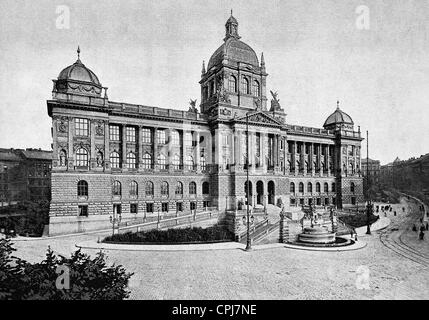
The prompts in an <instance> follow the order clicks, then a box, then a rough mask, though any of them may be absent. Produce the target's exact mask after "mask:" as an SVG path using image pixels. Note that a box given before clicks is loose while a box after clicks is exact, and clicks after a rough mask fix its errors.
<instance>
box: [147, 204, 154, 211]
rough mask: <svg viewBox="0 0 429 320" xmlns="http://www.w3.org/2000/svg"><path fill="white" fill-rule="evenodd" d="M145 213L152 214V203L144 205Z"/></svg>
mask: <svg viewBox="0 0 429 320" xmlns="http://www.w3.org/2000/svg"><path fill="white" fill-rule="evenodd" d="M146 212H153V203H146Z"/></svg>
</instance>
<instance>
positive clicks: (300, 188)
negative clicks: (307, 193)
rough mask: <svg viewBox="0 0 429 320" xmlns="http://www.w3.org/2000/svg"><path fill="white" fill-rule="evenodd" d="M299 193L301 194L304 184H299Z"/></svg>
mask: <svg viewBox="0 0 429 320" xmlns="http://www.w3.org/2000/svg"><path fill="white" fill-rule="evenodd" d="M299 192H301V193H303V192H304V183H302V182H300V183H299Z"/></svg>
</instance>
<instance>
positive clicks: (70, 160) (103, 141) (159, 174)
mask: <svg viewBox="0 0 429 320" xmlns="http://www.w3.org/2000/svg"><path fill="white" fill-rule="evenodd" d="M225 27H226V36H225V39H224V43H223V44H222V46H220V47H219V49H217V50H216V51H215V53H214V54H213V55H212V57H211V58H210V61H209V63H208V67H207V70H206V67H205V64H204V63H203V68H202V73H201V80H200V85H201V103H200V106H199V109H200V110H199V111H198V110H197V107H196V101H192V100H191V106H190V108H189V110H188V111H180V110H173V109H162V108H158V107H149V106H144V105H133V104H127V103H118V102H113V101H111V100H109V98H108V97H107V88H105V87H103V86H102V85H101V83H100V82H99V80H98V78H97V77H96V76H95V74H94V73H93V72H92V71H91V70H89V69H88V68H87V67H85V66H84V65H83V63H82V62H81V61H80V58H78V60H77V61H76V62H75V63H74V64H73V65H71V66H69V67H67V68H66V69H64V70H63V71H62V72H61V73H60V76H59V77H58V79H57V80H54V88H53V98H52V99H51V100H49V101H47V104H48V114H49V116H50V117H52V126H53V161H52V164H53V168H52V203H51V213H50V214H51V227H50V233H51V234H57V233H66V232H72V231H75V232H79V231H82V230H88V228H87V227H86V226H90V227H89V228H90V229H96V228H106V227H108V226H109V224H110V222H109V217H110V216H111V215H117V214H121V215H122V216H123V218H124V219H126V218H127V217H132V216H135V215H143V214H145V215H151V214H159V213H158V212H171V211H177V212H180V211H189V210H193V209H196V210H199V209H203V208H204V207H213V208H215V209H217V210H219V211H228V210H237V209H238V208H239V206H241V205H243V204H244V203H246V185H247V184H246V180H247V174H248V175H249V181H250V183H249V193H250V197H249V203H250V204H251V205H252V206H258V205H259V206H261V207H262V206H267V205H268V204H272V205H277V206H284V207H285V209H286V210H289V207H290V206H299V205H301V204H309V203H310V202H312V201H316V202H317V204H320V205H326V204H329V205H332V204H335V205H337V206H339V207H347V206H354V205H356V204H358V203H359V202H362V201H363V197H362V178H361V175H360V144H361V141H362V138H361V136H360V131H357V132H356V131H354V126H353V121H352V120H351V118H350V117H349V116H348V115H347V114H345V113H344V112H343V111H341V110H340V109H339V107H338V106H337V110H336V111H335V112H334V113H333V114H332V115H330V116H329V117H328V119H327V120H326V122H325V124H324V128H323V129H322V128H309V127H302V126H294V125H289V124H287V123H286V114H285V111H284V109H283V108H282V107H281V105H280V103H279V101H280V100H279V99H278V94H277V93H276V92H272V91H271V96H272V99H271V101H270V102H271V103H270V108H268V103H267V102H268V98H267V92H266V91H267V88H266V87H267V82H266V81H267V76H268V74H267V73H266V69H265V61H264V57H263V54H262V55H261V59H260V62H259V61H258V60H259V59H258V57H257V55H256V53H255V52H254V51H253V49H252V48H251V47H250V46H248V45H247V44H245V43H244V42H242V41H241V40H239V39H240V36H239V35H238V22H237V20H236V19H235V18H233V17H232V16H231V18H230V19H229V20H228V21H227V23H226V26H225ZM79 53H80V52H79ZM247 143H248V148H247ZM247 150H248V152H247ZM248 155H249V156H248ZM292 183H293V184H294V185H295V188H294V190H292V191H291V190H290V189H291V186H292ZM300 183H303V184H304V188H303V189H302V190H300V189H299V186H300ZM325 183H327V184H328V186H329V188H328V190H327V191H326V192H325V191H324V189H323V186H324V185H325ZM310 184H311V187H310ZM333 184H334V185H335V186H334V187H333ZM318 185H321V186H322V187H321V188H320V189H319V188H316V187H317V186H318ZM352 185H353V187H352ZM148 186H149V187H148ZM150 186H153V191H150V189H151V187H150ZM148 190H149V191H148ZM61 219H64V220H61ZM73 219H75V220H73ZM53 221H55V223H53ZM61 221H64V222H65V225H66V227H64V225H61ZM73 221H76V223H75V226H73ZM77 225H80V227H77ZM85 225H86V226H85Z"/></svg>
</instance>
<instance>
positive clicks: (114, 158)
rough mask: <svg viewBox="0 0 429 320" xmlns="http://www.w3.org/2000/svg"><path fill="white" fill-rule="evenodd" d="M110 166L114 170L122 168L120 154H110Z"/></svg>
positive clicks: (114, 152)
mask: <svg viewBox="0 0 429 320" xmlns="http://www.w3.org/2000/svg"><path fill="white" fill-rule="evenodd" d="M110 165H111V167H112V168H120V166H119V165H120V160H119V153H117V152H116V151H113V152H112V153H111V154H110Z"/></svg>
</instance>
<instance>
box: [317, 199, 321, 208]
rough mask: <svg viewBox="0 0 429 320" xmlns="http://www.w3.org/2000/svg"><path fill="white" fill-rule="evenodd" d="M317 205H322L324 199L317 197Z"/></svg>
mask: <svg viewBox="0 0 429 320" xmlns="http://www.w3.org/2000/svg"><path fill="white" fill-rule="evenodd" d="M316 205H317V206H320V205H322V200H321V199H320V198H317V199H316Z"/></svg>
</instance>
